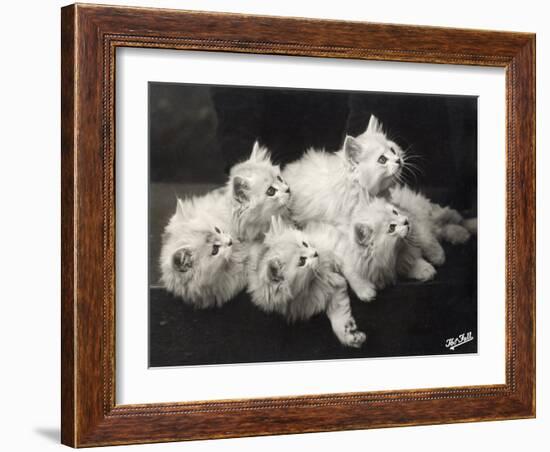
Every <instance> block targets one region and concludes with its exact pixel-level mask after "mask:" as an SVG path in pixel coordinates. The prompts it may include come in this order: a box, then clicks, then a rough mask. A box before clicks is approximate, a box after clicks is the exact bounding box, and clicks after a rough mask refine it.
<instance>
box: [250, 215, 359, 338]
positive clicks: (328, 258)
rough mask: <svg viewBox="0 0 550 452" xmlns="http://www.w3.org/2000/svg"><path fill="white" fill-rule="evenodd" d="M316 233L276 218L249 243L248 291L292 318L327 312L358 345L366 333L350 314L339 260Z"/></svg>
mask: <svg viewBox="0 0 550 452" xmlns="http://www.w3.org/2000/svg"><path fill="white" fill-rule="evenodd" d="M317 238H318V237H314V238H312V240H310V238H309V237H308V236H307V235H306V234H304V233H302V232H301V231H299V230H297V229H295V228H294V227H292V226H289V225H288V224H285V223H284V222H283V221H282V220H281V219H280V218H279V217H278V218H275V217H274V218H273V220H272V223H271V227H270V229H269V231H268V233H267V234H266V236H265V241H264V243H262V244H260V243H256V244H253V245H252V246H251V251H250V259H249V265H248V292H249V293H250V295H251V298H252V301H253V302H254V303H255V304H256V305H257V306H259V307H260V308H261V309H262V310H264V311H266V312H276V313H279V314H282V315H283V316H285V317H286V319H287V320H288V321H291V322H292V321H296V320H307V319H309V318H311V317H312V316H314V315H315V314H318V313H321V312H325V313H326V315H327V316H328V318H329V320H330V322H331V325H332V329H333V331H334V333H335V335H336V337H337V338H338V339H339V340H340V342H341V343H342V344H344V345H346V346H350V347H360V346H361V345H362V344H363V343H364V342H365V339H366V336H365V334H364V333H362V332H360V331H358V330H357V325H356V324H355V320H354V319H353V316H352V314H351V307H350V300H349V296H348V293H347V284H346V281H345V279H344V277H343V275H342V274H341V271H340V265H339V262H338V260H337V258H336V256H335V255H334V253H333V252H332V251H331V250H330V248H328V247H327V244H326V243H324V242H323V240H317Z"/></svg>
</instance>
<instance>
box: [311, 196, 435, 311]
mask: <svg viewBox="0 0 550 452" xmlns="http://www.w3.org/2000/svg"><path fill="white" fill-rule="evenodd" d="M418 226H419V225H417V224H414V223H413V222H412V221H411V220H410V219H409V218H408V217H407V216H406V215H405V214H404V213H403V212H400V211H399V210H398V208H397V207H395V206H393V205H391V204H389V203H387V202H386V201H384V200H383V199H381V198H377V199H374V200H373V201H372V202H371V203H369V204H368V205H367V206H365V207H364V208H361V209H358V211H357V213H356V214H355V215H354V216H353V217H352V219H351V221H350V222H349V224H348V225H341V226H338V227H335V226H331V225H330V224H327V223H318V222H315V223H310V224H309V225H308V226H307V227H306V228H305V231H304V232H305V233H306V234H308V235H309V236H311V237H319V239H322V240H323V241H324V243H326V245H327V246H328V247H330V248H332V249H334V250H335V253H336V255H337V256H338V257H339V258H340V261H341V262H342V271H343V273H344V276H345V277H346V279H347V280H348V282H349V284H350V286H351V288H352V289H353V291H354V292H355V294H356V295H357V296H358V297H359V299H361V300H363V301H370V300H372V299H374V298H375V296H376V291H377V290H380V289H383V288H384V287H386V286H387V285H390V284H394V283H395V282H396V280H397V276H398V275H399V276H403V277H406V278H411V279H416V280H420V281H427V280H429V279H432V278H433V277H434V276H435V274H436V270H435V268H434V267H433V266H432V265H431V264H430V263H429V262H427V261H426V260H424V259H423V258H422V253H421V250H420V248H419V247H418V246H417V235H418V234H417V231H418V229H419V228H418ZM420 226H421V227H422V225H420Z"/></svg>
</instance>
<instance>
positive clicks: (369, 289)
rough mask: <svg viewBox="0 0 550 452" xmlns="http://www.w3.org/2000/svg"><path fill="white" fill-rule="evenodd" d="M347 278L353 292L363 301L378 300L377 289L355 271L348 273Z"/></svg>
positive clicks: (346, 273)
mask: <svg viewBox="0 0 550 452" xmlns="http://www.w3.org/2000/svg"><path fill="white" fill-rule="evenodd" d="M345 277H346V279H347V280H348V282H349V285H350V286H351V288H352V290H353V291H354V292H355V295H357V298H359V299H360V300H361V301H372V300H374V299H375V298H376V287H375V286H374V284H372V283H370V282H369V281H367V280H365V279H363V278H361V277H360V276H359V275H358V274H357V273H356V272H354V271H346V272H345Z"/></svg>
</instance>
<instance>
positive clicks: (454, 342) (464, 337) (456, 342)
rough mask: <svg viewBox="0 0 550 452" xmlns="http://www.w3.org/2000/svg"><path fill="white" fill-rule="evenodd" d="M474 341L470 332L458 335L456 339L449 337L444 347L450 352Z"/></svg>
mask: <svg viewBox="0 0 550 452" xmlns="http://www.w3.org/2000/svg"><path fill="white" fill-rule="evenodd" d="M473 340H474V336H473V334H472V332H471V331H468V332H467V333H462V334H459V335H458V336H457V337H450V338H448V339H447V340H446V341H445V347H447V348H448V349H450V350H454V349H455V348H457V347H458V346H460V345H462V344H465V343H466V342H470V341H473Z"/></svg>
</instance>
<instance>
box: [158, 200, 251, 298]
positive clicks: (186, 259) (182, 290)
mask: <svg viewBox="0 0 550 452" xmlns="http://www.w3.org/2000/svg"><path fill="white" fill-rule="evenodd" d="M221 197H222V195H220V194H218V193H210V194H207V195H206V196H203V197H198V198H194V199H191V200H186V201H182V200H180V199H178V201H177V207H176V212H175V214H174V215H173V216H172V218H171V219H170V221H169V223H168V225H167V226H166V228H165V231H164V235H163V245H162V249H161V255H160V270H161V282H162V283H163V285H164V287H165V288H166V289H167V290H168V291H169V292H172V293H173V294H174V295H176V296H178V297H181V298H182V299H183V301H184V302H186V303H189V304H192V305H194V306H196V307H198V308H207V307H213V306H221V305H222V304H223V303H225V302H227V301H229V300H230V299H232V298H233V297H234V296H235V295H237V293H238V292H240V291H241V290H243V289H244V287H245V286H246V276H245V265H246V258H247V249H246V245H245V244H244V243H241V242H240V241H238V240H235V239H233V238H232V236H231V235H230V234H229V233H228V232H227V231H228V229H229V228H230V221H229V220H230V218H229V217H228V216H227V215H226V213H225V215H224V212H223V211H222V212H220V211H219V210H217V207H218V206H219V205H220V202H221V201H222V199H221ZM220 213H221V214H220Z"/></svg>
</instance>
